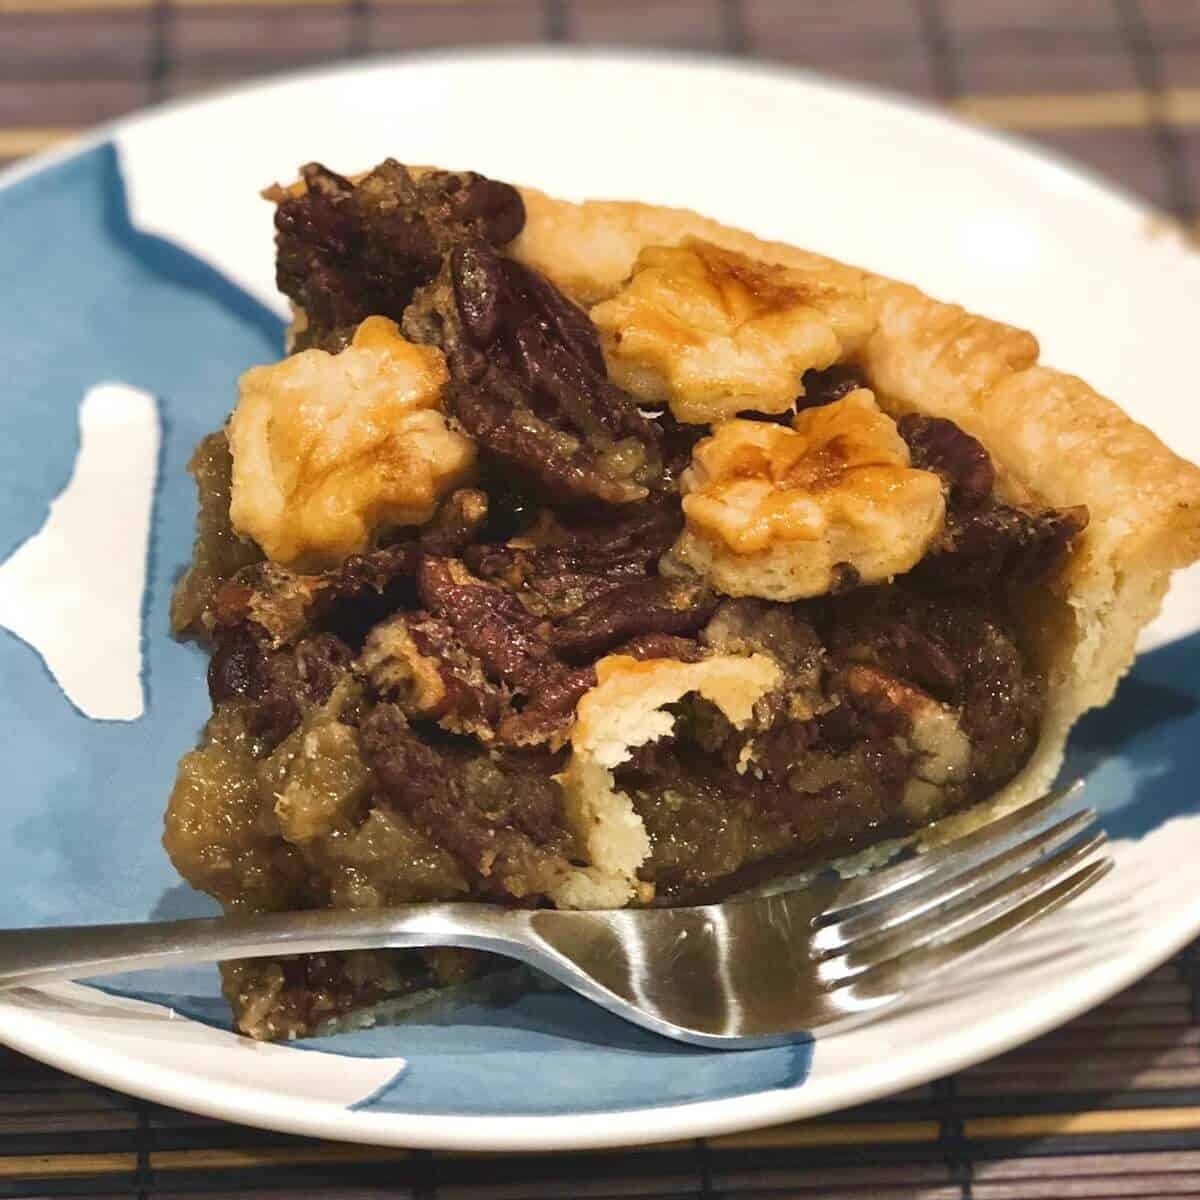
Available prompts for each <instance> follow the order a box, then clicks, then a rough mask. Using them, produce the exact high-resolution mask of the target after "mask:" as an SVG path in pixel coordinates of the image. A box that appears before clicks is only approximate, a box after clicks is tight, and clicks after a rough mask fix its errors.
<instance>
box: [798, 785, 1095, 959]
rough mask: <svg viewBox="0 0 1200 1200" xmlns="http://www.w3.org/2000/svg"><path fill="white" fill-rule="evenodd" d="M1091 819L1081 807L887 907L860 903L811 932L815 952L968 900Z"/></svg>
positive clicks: (911, 889) (921, 884) (929, 880)
mask: <svg viewBox="0 0 1200 1200" xmlns="http://www.w3.org/2000/svg"><path fill="white" fill-rule="evenodd" d="M1095 819H1096V814H1095V812H1094V811H1093V810H1092V809H1084V810H1083V811H1082V812H1078V813H1075V814H1074V815H1073V816H1070V817H1066V818H1065V819H1064V820H1062V821H1059V822H1058V824H1057V825H1051V826H1050V828H1049V829H1046V830H1043V831H1042V832H1041V833H1039V834H1037V835H1035V836H1034V837H1031V838H1028V839H1026V840H1025V841H1023V842H1018V843H1017V844H1016V845H1015V846H1012V847H1010V848H1009V849H1008V850H1004V851H1002V852H1000V853H998V854H995V855H993V856H992V857H990V858H985V859H983V861H982V862H980V863H979V864H978V865H977V866H974V867H970V868H969V869H967V870H965V871H962V872H957V873H951V872H949V871H935V872H934V873H933V874H932V875H929V876H926V877H925V878H924V879H921V880H919V881H917V882H916V883H912V884H910V885H909V886H908V887H907V888H905V889H903V890H902V891H899V892H894V893H892V895H891V897H890V899H889V900H888V902H887V903H885V904H872V905H869V906H866V907H864V906H862V905H859V906H858V908H857V909H856V910H855V911H853V912H851V913H850V914H849V915H848V916H845V917H843V918H842V919H841V920H839V921H836V922H834V923H833V924H826V923H823V924H822V925H821V927H820V928H819V929H817V930H816V931H815V932H814V934H813V949H814V950H815V951H816V952H817V953H819V954H821V955H823V956H829V955H832V954H836V953H838V952H839V951H840V950H842V949H843V948H844V947H846V946H847V945H849V944H850V943H851V942H854V941H855V940H856V939H858V938H865V937H870V936H873V935H875V934H878V933H884V932H886V931H887V930H890V929H895V928H897V927H899V926H903V925H905V924H907V923H908V922H910V921H914V920H916V919H917V918H918V917H921V916H924V915H925V914H926V913H930V912H933V911H934V910H935V909H943V910H944V909H945V908H946V906H947V905H950V904H952V903H957V902H959V901H965V900H968V899H970V898H971V897H972V896H976V895H978V894H979V893H981V892H983V891H984V890H985V889H986V888H987V887H988V886H989V885H990V884H992V883H996V882H999V881H1000V880H1002V879H1007V878H1008V877H1010V876H1012V875H1014V874H1016V872H1017V871H1019V870H1021V869H1022V868H1024V867H1027V866H1029V865H1031V864H1033V863H1035V862H1037V860H1038V859H1039V858H1042V857H1043V856H1045V855H1047V854H1049V853H1051V852H1052V851H1054V850H1057V849H1058V848H1059V847H1060V846H1065V845H1066V844H1067V843H1068V842H1069V841H1071V839H1072V838H1074V837H1076V836H1077V835H1078V834H1080V833H1082V832H1083V831H1084V830H1085V829H1086V828H1087V827H1088V826H1089V825H1091V824H1092V822H1093V821H1095Z"/></svg>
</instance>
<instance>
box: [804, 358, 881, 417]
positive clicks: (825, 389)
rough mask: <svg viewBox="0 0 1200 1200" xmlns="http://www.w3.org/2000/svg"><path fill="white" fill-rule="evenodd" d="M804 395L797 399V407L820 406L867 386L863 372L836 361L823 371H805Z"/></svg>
mask: <svg viewBox="0 0 1200 1200" xmlns="http://www.w3.org/2000/svg"><path fill="white" fill-rule="evenodd" d="M800 383H801V384H802V385H803V387H804V395H803V396H800V397H799V398H798V399H797V400H796V408H797V409H801V408H820V407H821V405H823V404H832V403H833V402H834V401H835V400H840V399H841V398H842V397H843V396H848V395H849V394H850V393H851V392H853V391H855V390H856V389H858V388H862V387H866V386H867V380H866V377H865V376H864V375H863V373H862V372H861V371H860V370H859V369H858V368H857V367H854V366H851V365H850V364H848V363H836V364H835V365H834V366H832V367H826V368H825V370H823V371H805V372H804V374H803V375H802V376H801V377H800Z"/></svg>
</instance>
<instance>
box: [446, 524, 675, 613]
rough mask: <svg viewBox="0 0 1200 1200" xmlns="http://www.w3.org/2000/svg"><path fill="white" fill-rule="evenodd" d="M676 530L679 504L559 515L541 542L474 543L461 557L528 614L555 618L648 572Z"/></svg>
mask: <svg viewBox="0 0 1200 1200" xmlns="http://www.w3.org/2000/svg"><path fill="white" fill-rule="evenodd" d="M681 527H682V518H681V516H680V514H679V511H678V509H677V508H674V507H673V506H669V505H665V504H639V505H629V506H626V507H623V508H618V509H607V508H606V509H602V510H600V511H599V512H586V513H580V514H578V515H572V514H571V513H565V514H560V515H559V517H558V518H557V519H556V520H555V521H554V522H553V523H552V524H551V525H550V527H549V529H548V530H547V531H546V538H547V540H545V541H544V542H543V543H542V544H531V539H525V540H524V541H522V542H521V544H519V545H515V546H512V545H501V546H494V545H484V546H472V547H470V548H469V549H468V550H467V551H466V552H465V559H466V562H467V565H468V566H469V567H470V568H471V569H472V570H473V571H475V573H476V574H478V575H479V576H480V577H481V578H483V579H488V580H495V581H497V582H500V583H503V584H504V585H505V586H506V587H509V588H511V589H512V590H514V591H516V592H517V593H518V595H520V597H521V600H522V602H523V603H524V604H525V605H526V607H527V608H529V609H530V610H531V611H533V612H536V613H538V614H539V615H540V616H544V617H547V618H549V619H551V620H555V621H557V620H560V619H561V618H563V617H565V616H568V615H569V614H570V613H572V612H574V611H575V610H576V609H577V608H579V607H580V606H581V605H583V604H587V603H588V602H590V601H592V600H595V599H596V598H597V597H599V596H602V595H604V593H605V592H609V591H611V590H612V589H613V588H617V587H622V586H623V585H624V584H626V583H631V582H634V581H636V580H638V579H644V578H645V577H646V576H647V575H648V574H651V573H653V572H654V570H655V567H656V564H657V562H658V560H659V558H661V557H662V555H663V554H664V553H666V551H667V550H668V549H669V548H670V546H671V545H672V543H673V542H674V541H675V538H676V537H677V536H678V534H679V530H680V528H681Z"/></svg>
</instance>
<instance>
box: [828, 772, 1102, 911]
mask: <svg viewBox="0 0 1200 1200" xmlns="http://www.w3.org/2000/svg"><path fill="white" fill-rule="evenodd" d="M1082 787H1083V784H1082V783H1081V782H1079V781H1076V782H1075V783H1071V784H1068V785H1067V786H1066V787H1060V788H1054V789H1053V790H1052V791H1049V792H1047V793H1046V794H1045V795H1044V796H1042V797H1040V798H1039V799H1037V800H1031V801H1030V802H1029V803H1028V804H1025V805H1022V806H1021V807H1020V808H1018V809H1014V810H1013V811H1012V812H1010V813H1006V814H1005V815H1004V816H1002V817H997V818H996V820H994V821H989V822H988V824H986V825H983V826H981V827H980V828H979V829H973V830H972V831H971V832H970V833H967V834H964V835H963V836H962V837H960V838H955V839H954V840H953V841H951V842H947V843H946V844H945V845H942V846H937V847H935V848H934V849H932V850H927V851H926V852H925V853H924V854H919V855H917V856H916V857H914V858H910V859H908V860H906V861H905V862H901V863H897V864H896V865H895V866H892V867H884V868H883V869H882V870H879V871H872V872H871V874H869V875H860V876H859V877H858V878H857V879H849V880H847V881H846V882H845V883H843V884H841V885H840V886H839V888H838V890H837V891H836V892H835V893H834V896H833V898H832V899H831V900H830V902H829V903H828V904H827V905H826V908H825V912H824V914H823V916H822V920H823V921H833V920H836V919H837V918H838V916H839V915H840V914H845V913H846V912H847V911H848V910H852V909H855V908H858V907H859V906H861V905H865V904H872V903H874V902H875V901H877V900H883V899H886V898H887V897H888V896H891V895H893V894H894V893H896V892H898V891H900V890H901V889H902V888H907V887H910V886H911V885H912V884H915V883H919V882H920V881H921V880H923V879H927V878H928V877H929V876H931V875H933V874H934V873H935V872H939V873H940V872H942V871H943V870H944V869H948V868H952V869H953V870H954V871H955V872H956V873H957V872H961V871H965V870H968V869H970V868H971V867H973V866H975V865H976V864H977V863H979V862H981V861H982V860H984V859H985V858H988V857H990V856H991V854H992V852H993V851H994V850H995V849H996V848H997V847H999V846H1000V845H1003V844H1005V843H1007V842H1008V841H1010V840H1011V839H1014V838H1017V837H1021V836H1023V835H1024V834H1025V833H1027V832H1029V831H1030V830H1031V829H1035V828H1036V827H1037V826H1038V825H1039V824H1040V823H1041V821H1042V819H1043V818H1044V817H1045V816H1046V814H1047V813H1049V812H1050V810H1051V809H1053V808H1055V807H1056V806H1057V805H1059V804H1061V803H1062V802H1063V801H1064V800H1068V799H1070V798H1071V797H1072V796H1076V795H1078V794H1079V791H1080V789H1081V788H1082Z"/></svg>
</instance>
